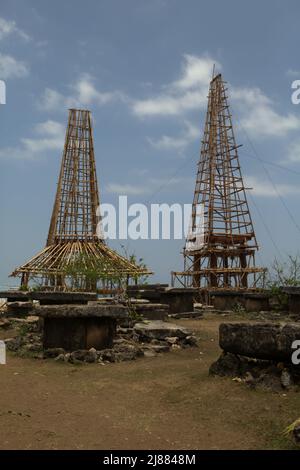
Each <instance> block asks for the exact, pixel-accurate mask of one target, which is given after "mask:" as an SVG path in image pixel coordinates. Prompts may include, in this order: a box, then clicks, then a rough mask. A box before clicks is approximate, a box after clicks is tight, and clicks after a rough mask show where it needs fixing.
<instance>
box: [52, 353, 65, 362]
mask: <svg viewBox="0 0 300 470" xmlns="http://www.w3.org/2000/svg"><path fill="white" fill-rule="evenodd" d="M54 360H55V361H57V362H64V360H65V355H64V354H59V355H58V356H56V357H55V358H54Z"/></svg>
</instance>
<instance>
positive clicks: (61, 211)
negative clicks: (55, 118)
mask: <svg viewBox="0 0 300 470" xmlns="http://www.w3.org/2000/svg"><path fill="white" fill-rule="evenodd" d="M100 219H101V217H100V214H99V191H98V183H97V175H96V165H95V156H94V144H93V132H92V123H91V114H90V111H87V110H77V109H70V111H69V120H68V126H67V131H66V138H65V145H64V150H63V156H62V163H61V169H60V174H59V179H58V185H57V190H56V196H55V201H54V206H53V212H52V217H51V221H50V227H49V232H48V238H47V243H46V247H45V248H44V249H43V250H42V251H41V252H39V253H38V254H37V255H36V256H34V257H33V258H32V259H30V260H29V261H28V262H26V263H25V264H23V265H22V266H20V267H19V268H17V269H16V270H15V271H14V272H13V273H12V274H11V276H19V277H21V285H24V286H27V285H28V283H29V281H30V280H33V279H34V280H39V282H40V284H41V285H42V286H43V287H47V288H50V287H51V288H54V289H62V290H65V289H72V288H74V287H75V288H76V289H78V288H80V289H83V290H90V289H91V288H93V289H94V288H96V287H97V286H98V284H99V282H100V283H101V286H102V287H103V286H104V287H106V288H107V287H108V286H110V287H113V285H115V284H116V282H118V283H120V282H121V281H122V282H123V281H124V279H125V280H126V282H128V281H129V280H130V279H134V280H137V279H138V278H139V277H142V276H147V275H149V274H151V272H150V271H149V270H148V269H147V268H146V267H144V266H138V265H137V264H136V263H135V262H134V261H133V260H132V261H130V260H128V259H127V258H125V257H123V256H121V255H119V254H118V253H117V252H115V251H114V250H112V249H110V248H109V247H108V246H107V245H106V243H105V241H104V238H103V236H101V234H100V235H99V227H100V225H99V224H100V223H101V220H100ZM95 276H96V278H95ZM97 276H99V278H97ZM74 283H75V285H74Z"/></svg>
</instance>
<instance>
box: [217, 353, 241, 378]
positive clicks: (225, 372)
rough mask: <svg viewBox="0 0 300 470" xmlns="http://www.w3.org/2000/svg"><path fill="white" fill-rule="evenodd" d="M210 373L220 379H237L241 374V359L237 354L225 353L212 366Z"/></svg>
mask: <svg viewBox="0 0 300 470" xmlns="http://www.w3.org/2000/svg"><path fill="white" fill-rule="evenodd" d="M209 373H210V374H212V375H219V376H220V377H236V376H238V375H239V373H240V359H239V357H238V356H236V355H235V354H231V353H225V352H223V353H222V354H221V356H220V357H219V359H218V360H217V361H216V362H214V363H213V364H212V365H211V366H210V368H209Z"/></svg>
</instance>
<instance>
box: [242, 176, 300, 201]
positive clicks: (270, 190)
mask: <svg viewBox="0 0 300 470" xmlns="http://www.w3.org/2000/svg"><path fill="white" fill-rule="evenodd" d="M245 183H246V186H247V187H251V188H253V195H254V196H261V197H278V194H279V195H281V196H292V195H296V194H300V187H299V186H296V185H292V184H284V183H274V186H273V184H272V183H271V182H269V181H264V180H262V179H260V178H258V177H256V176H246V177H245Z"/></svg>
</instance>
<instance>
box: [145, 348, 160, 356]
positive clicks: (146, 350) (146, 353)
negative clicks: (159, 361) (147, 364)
mask: <svg viewBox="0 0 300 470" xmlns="http://www.w3.org/2000/svg"><path fill="white" fill-rule="evenodd" d="M144 356H145V357H156V356H157V354H156V352H154V351H153V350H152V349H144Z"/></svg>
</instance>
